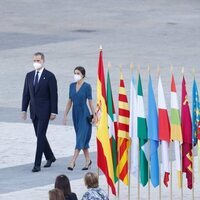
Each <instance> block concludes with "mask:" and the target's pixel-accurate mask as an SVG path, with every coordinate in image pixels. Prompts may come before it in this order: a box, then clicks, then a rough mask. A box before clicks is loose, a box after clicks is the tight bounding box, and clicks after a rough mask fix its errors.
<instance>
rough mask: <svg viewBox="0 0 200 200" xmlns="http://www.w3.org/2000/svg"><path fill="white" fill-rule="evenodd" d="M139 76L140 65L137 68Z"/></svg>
mask: <svg viewBox="0 0 200 200" xmlns="http://www.w3.org/2000/svg"><path fill="white" fill-rule="evenodd" d="M137 71H138V74H139V73H140V65H138V67H137Z"/></svg>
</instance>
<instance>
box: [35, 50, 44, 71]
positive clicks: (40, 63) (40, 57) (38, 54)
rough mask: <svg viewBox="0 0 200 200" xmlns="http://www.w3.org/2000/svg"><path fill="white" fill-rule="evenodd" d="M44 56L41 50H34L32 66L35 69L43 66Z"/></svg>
mask: <svg viewBox="0 0 200 200" xmlns="http://www.w3.org/2000/svg"><path fill="white" fill-rule="evenodd" d="M44 61H45V57H44V54H43V53H41V52H36V53H34V55H33V66H34V68H35V70H40V69H42V68H43V67H44Z"/></svg>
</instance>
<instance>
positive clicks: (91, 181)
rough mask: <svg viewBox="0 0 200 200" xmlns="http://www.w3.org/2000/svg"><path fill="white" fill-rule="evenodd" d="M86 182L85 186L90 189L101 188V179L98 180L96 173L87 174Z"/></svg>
mask: <svg viewBox="0 0 200 200" xmlns="http://www.w3.org/2000/svg"><path fill="white" fill-rule="evenodd" d="M84 181H85V185H86V187H87V188H88V189H89V188H97V187H99V178H98V175H97V174H96V173H93V172H87V173H86V174H85V178H84Z"/></svg>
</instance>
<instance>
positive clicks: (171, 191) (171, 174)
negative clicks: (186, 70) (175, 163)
mask: <svg viewBox="0 0 200 200" xmlns="http://www.w3.org/2000/svg"><path fill="white" fill-rule="evenodd" d="M170 70H171V74H172V73H173V66H172V65H171V66H170ZM170 140H171V136H170ZM173 144H174V142H173ZM170 176H171V178H170V200H172V193H173V190H172V188H173V187H172V183H173V182H172V178H173V170H172V142H170Z"/></svg>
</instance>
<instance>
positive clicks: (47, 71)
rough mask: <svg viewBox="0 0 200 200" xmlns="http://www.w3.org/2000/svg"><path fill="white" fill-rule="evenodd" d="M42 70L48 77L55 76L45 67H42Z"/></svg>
mask: <svg viewBox="0 0 200 200" xmlns="http://www.w3.org/2000/svg"><path fill="white" fill-rule="evenodd" d="M44 72H45V73H46V74H47V75H48V76H50V77H55V75H54V73H53V72H51V71H49V70H47V69H46V68H44Z"/></svg>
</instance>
